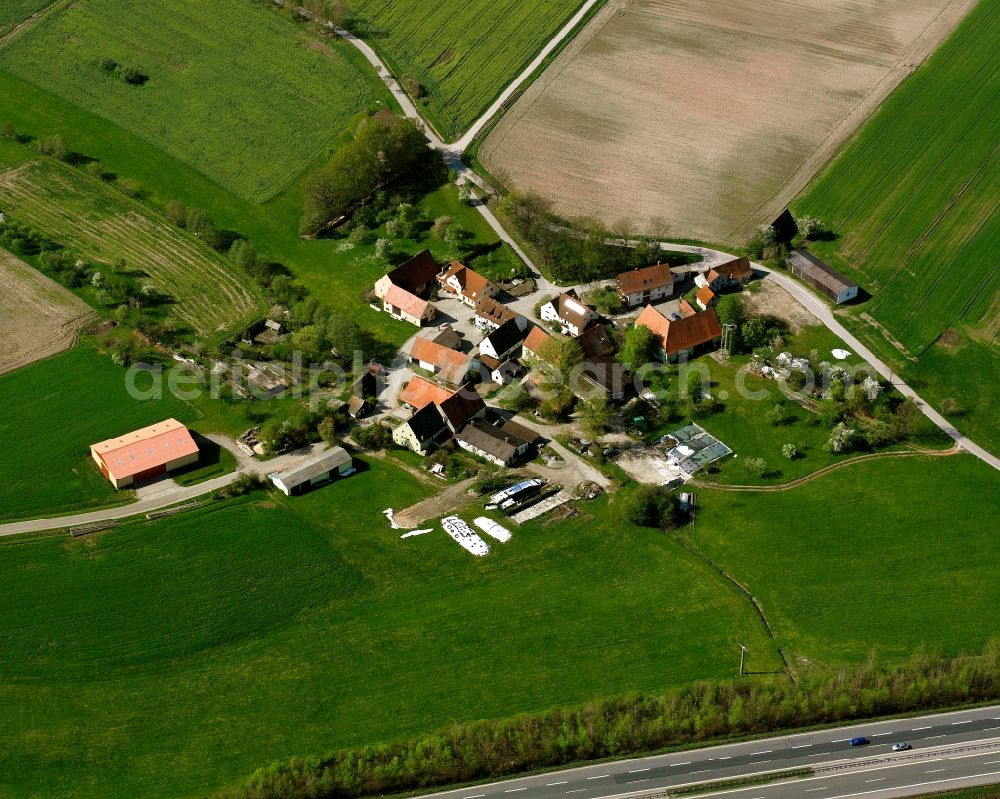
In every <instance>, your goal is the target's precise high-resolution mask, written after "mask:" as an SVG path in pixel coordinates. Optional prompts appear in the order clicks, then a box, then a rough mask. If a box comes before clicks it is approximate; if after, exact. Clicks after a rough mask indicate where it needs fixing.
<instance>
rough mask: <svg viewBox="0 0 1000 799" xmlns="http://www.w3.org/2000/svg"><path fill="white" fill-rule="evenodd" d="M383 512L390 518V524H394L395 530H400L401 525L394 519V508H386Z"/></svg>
mask: <svg viewBox="0 0 1000 799" xmlns="http://www.w3.org/2000/svg"><path fill="white" fill-rule="evenodd" d="M382 513H383V514H385V518H387V519H388V520H389V524H390V525H392V529H393V530H399V529H400V526H399V525H398V524H396V521H395V519H393V510H392V508H386V509H385V510H384V511H382Z"/></svg>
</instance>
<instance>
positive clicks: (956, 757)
mask: <svg viewBox="0 0 1000 799" xmlns="http://www.w3.org/2000/svg"><path fill="white" fill-rule="evenodd" d="M995 754H996V752H973V753H972V754H971V755H954V756H953V757H948V758H945V759H946V760H965V758H967V757H989V756H990V755H995ZM998 762H1000V761H998ZM984 765H985V764H984Z"/></svg>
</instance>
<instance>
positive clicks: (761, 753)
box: [750, 749, 771, 757]
mask: <svg viewBox="0 0 1000 799" xmlns="http://www.w3.org/2000/svg"><path fill="white" fill-rule="evenodd" d="M770 752H771V750H770V749H764V750H762V751H760V752H751V753H750V757H753V756H754V755H766V754H769V753H770Z"/></svg>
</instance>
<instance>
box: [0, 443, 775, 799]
mask: <svg viewBox="0 0 1000 799" xmlns="http://www.w3.org/2000/svg"><path fill="white" fill-rule="evenodd" d="M432 488H433V487H432V486H426V485H423V484H421V483H418V482H417V481H416V480H415V479H414V478H412V477H411V476H410V475H409V474H408V473H406V472H404V471H402V470H401V469H399V468H398V467H395V466H391V465H390V464H388V463H387V462H385V461H383V460H378V459H372V460H369V461H367V462H365V463H363V464H362V468H361V470H360V471H359V473H358V474H356V475H354V476H352V477H350V478H347V479H346V480H343V481H341V482H338V483H335V484H334V485H331V486H328V487H325V488H323V489H321V490H318V491H316V492H314V493H312V494H309V495H307V496H305V497H301V498H295V499H293V500H287V499H284V498H280V497H277V496H275V495H270V494H269V495H260V494H258V495H255V496H252V497H248V498H243V499H240V500H235V501H230V502H228V503H224V504H215V505H212V506H209V507H207V508H205V509H202V510H196V511H194V512H189V513H185V514H182V515H180V516H177V517H174V518H171V519H164V520H160V521H157V522H145V521H136V522H132V523H129V524H126V525H122V526H120V527H119V528H116V529H115V530H114V531H113V532H111V533H107V534H100V535H97V536H94V537H90V538H86V539H83V540H78V541H71V540H70V539H68V538H67V537H65V536H62V535H52V536H40V537H18V538H13V539H6V540H2V541H0V561H2V562H3V564H4V574H5V580H4V581H3V584H2V586H0V630H2V631H3V632H2V633H0V643H2V646H0V715H2V716H3V718H4V719H5V723H4V725H3V726H2V728H0V795H8V794H10V795H17V796H25V795H43V794H44V795H46V796H53V797H56V796H81V795H95V794H100V795H102V796H122V797H126V796H129V797H131V796H139V795H141V796H149V797H153V796H164V797H167V796H169V797H179V796H195V795H198V796H203V795H205V794H206V793H208V792H211V790H212V789H213V788H214V787H216V786H219V785H222V784H225V783H229V782H232V781H235V780H237V779H239V778H241V777H243V776H244V775H245V774H247V773H249V772H250V771H252V770H253V769H254V768H255V767H257V766H259V765H262V764H263V763H266V762H269V761H271V760H273V759H275V758H284V757H288V756H291V755H293V754H302V753H309V752H320V751H326V750H328V749H329V748H331V747H336V746H341V745H351V744H359V743H367V742H376V741H379V740H385V739H389V738H394V737H396V736H400V735H408V734H413V733H422V732H426V731H428V730H431V729H436V728H439V727H442V726H446V725H448V724H450V723H452V722H458V721H465V720H468V719H475V718H493V717H503V716H508V715H510V714H511V713H516V712H518V711H527V710H535V709H538V708H545V707H551V706H558V705H564V704H577V703H581V702H585V701H587V700H589V699H591V698H596V697H601V696H605V695H617V694H621V693H625V692H628V691H656V690H658V689H661V688H663V687H665V686H671V685H680V684H684V683H686V682H688V681H690V680H692V679H696V678H708V677H724V676H730V675H731V674H732V673H733V670H734V669H735V667H736V663H737V655H738V648H737V646H736V642H749V645H750V646H751V648H752V650H753V652H754V655H753V660H752V663H753V665H754V667H755V669H758V670H760V671H764V672H772V671H774V670H776V669H778V668H780V661H779V660H778V658H777V656H776V653H775V652H774V649H773V648H772V646H771V644H770V642H769V640H768V639H767V637H766V635H765V633H764V631H763V630H762V628H761V627H760V625H759V622H758V620H757V619H756V618H755V616H754V614H753V612H752V610H751V608H750V606H749V605H748V604H747V603H746V602H745V600H743V599H742V598H741V597H740V596H739V595H738V593H737V592H736V591H735V590H733V589H731V588H730V587H728V586H727V585H726V584H725V583H724V582H722V581H721V580H720V579H719V578H718V576H717V575H716V574H715V572H713V571H712V570H711V569H710V568H709V567H707V566H705V565H703V564H701V563H700V562H698V561H697V560H695V559H694V558H692V557H691V556H690V555H689V554H688V553H686V552H685V551H684V549H682V548H681V547H679V546H678V545H677V544H676V543H674V542H673V541H672V540H671V539H670V538H669V537H668V536H666V535H664V534H663V533H660V532H657V531H654V530H648V529H639V528H634V527H630V526H628V525H626V524H623V523H621V522H620V521H619V518H618V514H617V513H616V511H615V506H614V505H613V504H612V505H610V506H609V505H607V504H606V501H604V500H602V501H598V502H595V503H593V504H590V505H588V506H586V508H585V513H584V514H583V515H581V517H579V518H578V519H575V520H571V521H569V522H567V523H564V524H561V525H557V526H553V527H544V526H542V525H531V526H527V527H524V528H520V529H517V530H516V531H515V537H514V539H513V541H512V542H510V543H509V544H507V545H497V547H496V549H495V552H494V554H493V555H491V556H490V557H489V558H486V559H484V560H476V559H473V558H472V557H471V556H469V555H468V554H467V553H466V552H465V551H464V550H462V549H461V548H460V547H458V546H457V545H456V544H455V543H454V542H452V541H451V539H449V538H448V537H447V536H446V535H445V534H444V533H443V532H442V531H441V530H440V529H437V530H436V531H435V532H434V533H432V534H429V535H425V536H420V537H417V538H411V539H406V540H401V539H400V538H399V537H398V536H399V531H393V530H390V528H389V526H388V523H387V522H386V521H385V520H384V518H383V517H382V516H381V515H380V513H379V510H380V508H381V505H380V504H379V503H377V502H373V501H372V498H373V497H391V498H392V502H393V503H394V505H395V506H396V507H402V506H404V505H406V504H408V503H411V502H413V501H415V500H417V499H419V498H421V497H423V496H424V495H426V494H427V493H428V492H429V491H430V490H432ZM385 504H388V499H387V500H386V503H385ZM760 679H765V680H767V679H772V677H771V676H770V675H764V676H762V677H761V678H760Z"/></svg>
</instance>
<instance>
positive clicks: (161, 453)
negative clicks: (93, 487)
mask: <svg viewBox="0 0 1000 799" xmlns="http://www.w3.org/2000/svg"><path fill="white" fill-rule="evenodd" d="M90 454H91V456H92V457H93V458H94V461H95V462H96V463H97V465H98V467H99V468H100V470H101V472H102V473H103V474H104V476H105V477H107V478H108V479H109V480H110V481H111V483H112V485H114V487H115V488H127V487H128V486H130V485H133V484H134V483H139V482H141V481H143V480H148V479H149V478H151V477H157V476H159V475H161V474H166V473H167V472H168V471H170V470H171V469H179V468H180V467H182V466H187V465H188V464H190V463H194V462H195V461H197V460H198V445H197V444H196V443H195V441H194V439H193V438H192V437H191V433H189V432H188V429H187V428H186V427H185V426H184V425H182V424H181V423H180V422H178V421H177V420H176V419H167V420H165V421H162V422H157V423H156V424H154V425H150V426H149V427H144V428H142V429H141V430H135V431H133V432H131V433H126V434H125V435H123V436H120V437H119V438H109V439H108V440H107V441H102V442H100V443H99V444H92V445H91V447H90Z"/></svg>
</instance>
